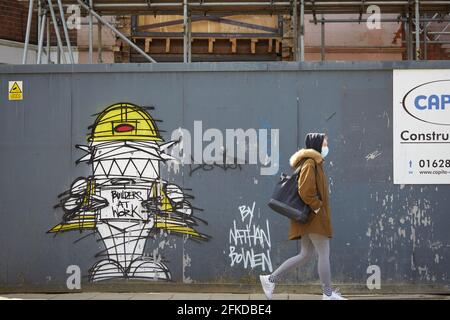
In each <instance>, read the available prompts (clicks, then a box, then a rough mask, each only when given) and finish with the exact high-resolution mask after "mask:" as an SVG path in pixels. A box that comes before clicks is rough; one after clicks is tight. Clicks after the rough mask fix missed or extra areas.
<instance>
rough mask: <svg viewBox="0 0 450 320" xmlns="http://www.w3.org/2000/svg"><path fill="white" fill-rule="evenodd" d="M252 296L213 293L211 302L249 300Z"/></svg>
mask: <svg viewBox="0 0 450 320" xmlns="http://www.w3.org/2000/svg"><path fill="white" fill-rule="evenodd" d="M249 299H250V294H242V293H213V294H211V300H249Z"/></svg>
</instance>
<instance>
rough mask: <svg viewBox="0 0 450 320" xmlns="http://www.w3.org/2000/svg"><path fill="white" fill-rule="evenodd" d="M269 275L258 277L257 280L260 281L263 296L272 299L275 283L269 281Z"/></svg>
mask: <svg viewBox="0 0 450 320" xmlns="http://www.w3.org/2000/svg"><path fill="white" fill-rule="evenodd" d="M269 277H270V276H269V275H266V276H259V280H260V281H261V285H262V288H263V290H264V294H265V295H266V297H267V299H269V300H271V299H272V293H273V290H274V289H275V283H274V282H272V281H270V280H269Z"/></svg>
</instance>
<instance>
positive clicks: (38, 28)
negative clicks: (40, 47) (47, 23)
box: [36, 0, 42, 63]
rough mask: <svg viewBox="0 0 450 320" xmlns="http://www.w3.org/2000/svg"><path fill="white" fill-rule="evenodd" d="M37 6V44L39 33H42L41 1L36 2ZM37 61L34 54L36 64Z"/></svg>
mask: <svg viewBox="0 0 450 320" xmlns="http://www.w3.org/2000/svg"><path fill="white" fill-rule="evenodd" d="M37 5H38V25H37V38H38V42H39V39H40V38H41V32H42V30H41V20H42V17H41V15H42V7H41V0H38V3H37ZM37 59H38V56H37V54H36V63H37Z"/></svg>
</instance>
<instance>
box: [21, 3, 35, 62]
mask: <svg viewBox="0 0 450 320" xmlns="http://www.w3.org/2000/svg"><path fill="white" fill-rule="evenodd" d="M33 5H34V0H30V2H29V3H28V18H27V30H26V33H25V44H24V47H23V56H22V64H25V63H27V56H28V43H29V42H30V31H31V19H32V18H33Z"/></svg>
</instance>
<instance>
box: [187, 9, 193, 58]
mask: <svg viewBox="0 0 450 320" xmlns="http://www.w3.org/2000/svg"><path fill="white" fill-rule="evenodd" d="M188 62H192V17H191V14H190V13H189V14H188Z"/></svg>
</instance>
